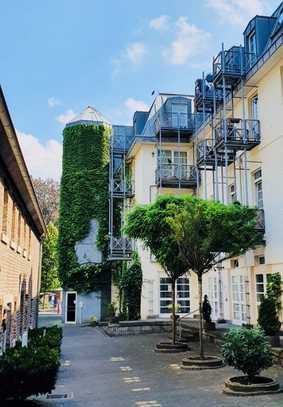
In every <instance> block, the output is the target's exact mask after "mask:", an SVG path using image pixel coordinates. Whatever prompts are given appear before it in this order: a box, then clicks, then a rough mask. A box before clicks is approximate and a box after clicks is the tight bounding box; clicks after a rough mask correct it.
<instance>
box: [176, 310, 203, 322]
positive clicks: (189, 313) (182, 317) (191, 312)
mask: <svg viewBox="0 0 283 407" xmlns="http://www.w3.org/2000/svg"><path fill="white" fill-rule="evenodd" d="M196 311H199V309H198V308H196V309H195V310H193V311H190V312H188V313H187V314H185V315H182V316H181V317H179V319H178V322H180V321H181V319H184V318H186V317H187V316H188V315H191V314H193V313H194V312H196Z"/></svg>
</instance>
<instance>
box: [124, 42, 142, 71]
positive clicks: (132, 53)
mask: <svg viewBox="0 0 283 407" xmlns="http://www.w3.org/2000/svg"><path fill="white" fill-rule="evenodd" d="M145 54H146V47H145V45H144V43H143V42H133V43H132V44H130V45H129V46H128V47H127V48H126V51H125V55H126V58H127V59H128V60H129V61H130V62H132V63H133V64H134V65H137V64H140V63H141V62H142V60H143V58H144V56H145Z"/></svg>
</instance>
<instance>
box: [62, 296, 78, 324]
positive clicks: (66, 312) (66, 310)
mask: <svg viewBox="0 0 283 407" xmlns="http://www.w3.org/2000/svg"><path fill="white" fill-rule="evenodd" d="M68 294H75V296H76V299H75V301H76V308H75V321H67V315H68ZM77 299H78V294H77V292H76V291H66V297H65V324H73V325H75V324H76V323H77Z"/></svg>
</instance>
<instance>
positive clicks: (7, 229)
mask: <svg viewBox="0 0 283 407" xmlns="http://www.w3.org/2000/svg"><path fill="white" fill-rule="evenodd" d="M39 261H40V241H39V239H38V238H37V237H36V234H35V233H34V230H33V227H32V226H31V224H30V222H29V220H28V219H27V217H26V216H25V215H24V211H23V210H22V209H21V203H20V202H16V201H15V198H14V196H13V191H11V190H9V191H8V190H7V189H6V187H5V181H4V179H2V178H0V324H1V327H0V342H1V337H2V341H4V336H5V337H6V339H5V342H6V343H5V345H6V347H10V346H13V345H14V343H15V341H16V340H17V339H20V338H21V335H22V334H23V332H26V331H27V329H28V328H30V327H32V328H33V327H35V325H36V320H37V300H38V279H39ZM3 319H4V320H6V332H5V335H4V334H3V330H4V329H3V328H4V325H5V323H4V324H3V322H2V321H3ZM2 347H3V345H2Z"/></svg>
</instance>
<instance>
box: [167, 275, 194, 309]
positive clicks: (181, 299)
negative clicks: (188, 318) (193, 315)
mask: <svg viewBox="0 0 283 407" xmlns="http://www.w3.org/2000/svg"><path fill="white" fill-rule="evenodd" d="M171 304H172V290H171V279H170V278H168V277H162V278H160V314H170V313H171ZM176 305H178V306H179V307H178V313H180V314H187V313H189V312H190V284H189V279H188V278H186V277H180V278H178V280H177V281H176Z"/></svg>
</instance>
